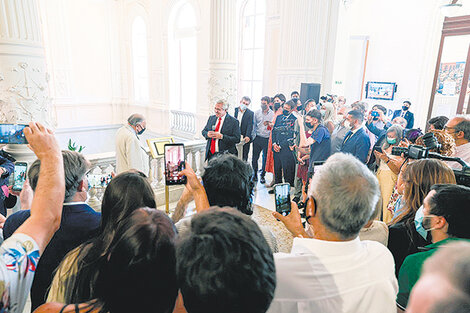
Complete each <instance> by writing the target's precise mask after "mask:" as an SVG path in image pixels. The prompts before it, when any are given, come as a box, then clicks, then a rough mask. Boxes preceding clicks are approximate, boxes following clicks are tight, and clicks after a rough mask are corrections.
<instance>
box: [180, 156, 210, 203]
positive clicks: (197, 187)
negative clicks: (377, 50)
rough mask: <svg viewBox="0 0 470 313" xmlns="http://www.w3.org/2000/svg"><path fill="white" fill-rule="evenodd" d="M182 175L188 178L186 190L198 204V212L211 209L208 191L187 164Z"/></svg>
mask: <svg viewBox="0 0 470 313" xmlns="http://www.w3.org/2000/svg"><path fill="white" fill-rule="evenodd" d="M180 174H181V175H185V176H186V188H187V189H188V191H189V192H190V193H191V195H192V196H193V198H194V201H195V202H196V211H197V212H201V211H204V210H207V209H208V208H209V200H207V195H206V190H205V189H204V186H203V185H202V184H201V182H200V181H199V179H198V178H197V176H196V173H194V171H193V169H192V168H191V166H190V165H189V164H188V163H187V162H186V168H185V169H184V170H182V171H181V172H180Z"/></svg>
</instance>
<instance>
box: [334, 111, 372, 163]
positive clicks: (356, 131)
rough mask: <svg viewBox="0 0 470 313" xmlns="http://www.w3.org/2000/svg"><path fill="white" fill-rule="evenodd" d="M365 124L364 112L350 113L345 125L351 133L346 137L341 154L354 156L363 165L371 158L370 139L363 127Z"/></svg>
mask: <svg viewBox="0 0 470 313" xmlns="http://www.w3.org/2000/svg"><path fill="white" fill-rule="evenodd" d="M363 122H364V114H362V112H360V111H357V110H352V111H349V112H348V115H347V117H346V121H345V122H344V125H345V126H346V127H347V128H350V131H348V132H347V133H346V137H344V140H343V145H342V146H341V152H343V153H349V154H352V155H354V156H355V157H356V158H358V159H359V160H360V161H361V162H362V163H366V162H367V159H368V158H369V149H370V138H369V136H368V135H367V134H366V132H365V130H364V127H362V123H363Z"/></svg>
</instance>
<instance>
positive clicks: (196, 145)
mask: <svg viewBox="0 0 470 313" xmlns="http://www.w3.org/2000/svg"><path fill="white" fill-rule="evenodd" d="M184 148H185V154H186V155H185V157H186V162H188V164H189V165H191V167H192V169H193V170H194V171H195V172H196V174H197V175H201V174H202V172H203V170H204V159H205V151H206V141H205V140H193V141H186V142H184ZM146 151H147V154H148V155H149V162H150V172H149V178H150V181H151V185H152V187H153V189H154V191H155V194H156V195H157V197H158V196H159V195H160V194H162V193H163V192H164V188H165V175H164V171H165V164H164V157H163V155H161V156H158V157H157V158H152V155H151V154H150V151H149V150H148V148H146ZM86 157H87V159H88V160H89V161H90V163H91V173H92V174H96V175H100V174H109V173H111V172H115V168H116V154H115V152H106V153H100V154H92V155H87V156H86ZM103 193H104V188H101V187H97V188H91V189H90V191H89V200H88V203H89V204H90V206H91V207H93V208H94V209H95V210H97V211H99V210H100V208H101V201H100V200H101V198H102V196H103ZM170 193H171V189H170ZM170 197H171V194H170ZM160 198H161V197H160ZM157 204H161V203H158V199H157Z"/></svg>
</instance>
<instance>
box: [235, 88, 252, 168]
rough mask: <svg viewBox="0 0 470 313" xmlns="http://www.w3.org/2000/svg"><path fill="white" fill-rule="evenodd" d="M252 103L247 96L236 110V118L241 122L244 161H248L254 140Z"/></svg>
mask: <svg viewBox="0 0 470 313" xmlns="http://www.w3.org/2000/svg"><path fill="white" fill-rule="evenodd" d="M250 103H251V99H250V98H249V97H247V96H243V98H242V100H241V101H240V106H239V107H238V108H235V118H236V119H237V120H238V121H239V122H240V132H241V136H242V138H241V140H242V142H243V161H246V160H248V153H249V152H250V145H251V142H252V141H253V139H254V132H253V125H254V115H255V114H254V113H253V111H251V110H250V109H248V106H249V105H250Z"/></svg>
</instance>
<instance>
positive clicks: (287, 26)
mask: <svg viewBox="0 0 470 313" xmlns="http://www.w3.org/2000/svg"><path fill="white" fill-rule="evenodd" d="M339 3H340V1H338V0H295V1H281V3H280V4H281V8H280V18H281V27H280V29H281V33H280V41H279V43H280V46H279V63H278V71H277V86H276V87H277V90H279V91H281V92H284V93H286V96H288V95H287V94H289V95H290V92H291V91H292V90H298V89H299V88H300V83H302V82H310V83H321V84H322V93H324V92H327V91H329V90H330V89H331V83H332V71H333V60H334V54H335V39H336V29H337V19H338V10H339Z"/></svg>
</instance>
